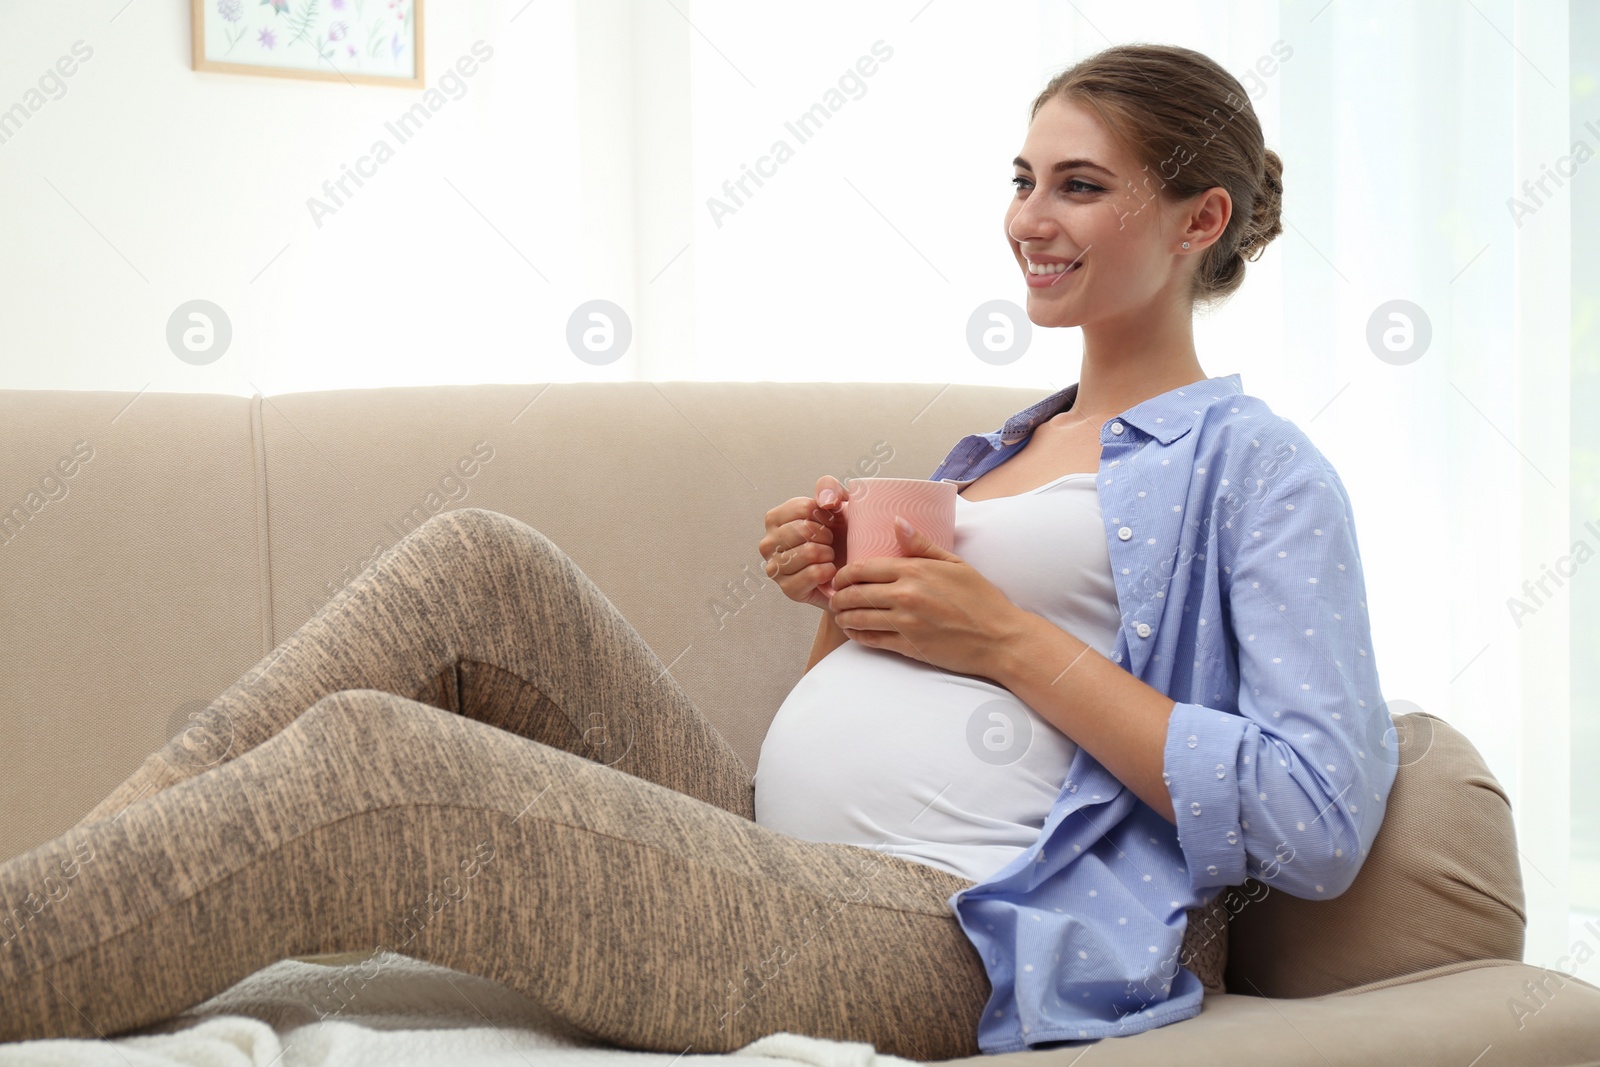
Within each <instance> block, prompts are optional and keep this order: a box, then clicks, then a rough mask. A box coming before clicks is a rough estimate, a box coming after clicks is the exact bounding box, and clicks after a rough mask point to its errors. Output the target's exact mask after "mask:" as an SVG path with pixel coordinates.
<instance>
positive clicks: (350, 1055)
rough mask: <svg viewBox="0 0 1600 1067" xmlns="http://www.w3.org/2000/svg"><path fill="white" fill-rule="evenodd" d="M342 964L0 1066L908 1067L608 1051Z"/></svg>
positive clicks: (410, 973)
mask: <svg viewBox="0 0 1600 1067" xmlns="http://www.w3.org/2000/svg"><path fill="white" fill-rule="evenodd" d="M350 958H351V957H324V959H325V960H337V961H339V962H337V963H336V964H335V965H331V966H330V965H326V964H324V963H311V962H306V961H303V960H298V959H287V960H281V961H279V962H278V963H274V964H273V965H272V966H270V967H265V968H263V969H261V970H260V971H257V972H256V973H255V974H252V975H250V976H249V977H248V978H245V979H244V980H242V981H240V982H238V983H237V984H235V985H234V986H232V987H231V988H229V989H227V990H225V991H223V992H222V993H219V994H217V995H216V996H214V997H212V998H211V999H210V1000H208V1001H206V1002H205V1003H203V1004H198V1005H196V1006H195V1007H193V1008H190V1009H189V1010H187V1011H185V1012H182V1013H181V1014H179V1015H176V1016H174V1017H173V1018H171V1019H168V1020H165V1021H163V1022H160V1023H155V1024H152V1025H151V1026H147V1027H144V1028H143V1029H141V1030H139V1031H138V1032H137V1033H135V1034H131V1035H129V1036H126V1037H118V1038H112V1039H110V1040H105V1041H100V1040H78V1039H61V1040H49V1041H21V1042H14V1043H9V1044H0V1067H23V1065H26V1067H368V1065H371V1067H424V1065H427V1067H434V1065H437V1067H669V1065H676V1067H694V1065H696V1064H699V1065H700V1067H712V1065H709V1064H708V1063H707V1062H706V1061H710V1060H719V1061H720V1060H724V1059H729V1058H730V1057H735V1056H737V1057H740V1058H739V1059H735V1060H730V1064H720V1063H719V1064H717V1065H715V1067H763V1065H766V1067H772V1065H774V1064H781V1065H783V1067H794V1063H795V1062H796V1061H799V1062H800V1063H805V1064H811V1065H814V1067H918V1065H916V1064H915V1063H914V1061H911V1060H905V1059H901V1058H899V1057H897V1056H887V1055H881V1054H879V1053H878V1052H877V1050H876V1049H874V1047H873V1046H872V1045H870V1044H861V1043H853V1042H844V1041H829V1040H824V1039H822V1038H815V1037H805V1036H802V1035H799V1034H790V1033H777V1034H771V1035H769V1036H767V1037H763V1038H761V1039H760V1040H759V1041H754V1042H752V1043H750V1044H749V1045H746V1046H745V1047H744V1048H741V1049H739V1050H738V1051H737V1052H732V1053H727V1054H723V1055H716V1054H697V1053H695V1052H694V1051H693V1049H692V1048H691V1049H688V1050H686V1051H685V1052H683V1053H671V1052H639V1051H634V1050H631V1049H620V1048H616V1047H615V1046H612V1045H607V1044H604V1043H601V1042H598V1041H595V1040H594V1039H593V1038H590V1037H588V1036H586V1035H584V1034H581V1033H579V1032H577V1031H576V1030H574V1029H573V1028H572V1027H571V1026H569V1025H568V1024H566V1023H564V1022H562V1021H561V1020H560V1019H557V1018H556V1017H554V1016H552V1015H551V1014H550V1013H549V1012H547V1011H545V1010H544V1009H543V1008H541V1007H539V1006H538V1005H537V1004H535V1003H533V1002H532V1001H530V1000H528V999H527V998H526V997H523V996H521V995H519V994H518V993H516V992H515V991H513V990H511V989H509V988H507V987H506V986H503V985H500V984H499V983H497V982H492V981H489V980H487V979H484V978H479V977H476V976H474V975H470V974H463V973H462V972H460V971H455V970H451V969H450V968H447V967H439V966H436V965H434V964H430V963H425V962H423V961H422V960H417V959H413V958H411V957H410V956H403V955H400V954H398V953H394V952H382V953H380V954H378V955H377V956H374V957H372V959H370V960H368V961H366V962H365V963H361V962H343V961H346V960H349V959H350ZM0 1010H4V1006H3V1005H0Z"/></svg>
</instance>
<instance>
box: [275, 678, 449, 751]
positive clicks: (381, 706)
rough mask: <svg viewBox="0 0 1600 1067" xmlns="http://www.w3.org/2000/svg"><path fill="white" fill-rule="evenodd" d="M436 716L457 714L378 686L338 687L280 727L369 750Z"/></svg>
mask: <svg viewBox="0 0 1600 1067" xmlns="http://www.w3.org/2000/svg"><path fill="white" fill-rule="evenodd" d="M436 718H448V719H452V720H455V719H459V716H457V715H456V714H455V713H454V712H450V711H445V710H443V709H442V708H436V707H434V706H432V705H431V704H423V703H421V702H419V701H416V700H411V699H408V698H406V697H403V696H400V695H398V694H396V693H389V692H385V691H383V690H381V689H341V690H339V691H338V692H336V693H329V694H327V695H326V696H324V697H322V698H321V699H319V700H318V701H317V702H316V703H314V704H312V705H311V706H310V707H309V708H306V710H304V711H302V712H301V713H300V714H299V715H298V716H296V717H295V719H294V721H293V722H291V723H290V724H289V725H288V726H287V727H285V728H284V729H285V731H286V732H287V731H290V730H292V731H294V732H295V734H296V735H297V736H300V737H303V738H305V739H306V740H308V741H311V742H313V743H322V744H328V745H336V746H340V747H343V746H347V745H360V746H361V748H362V749H363V750H364V751H368V752H370V751H372V750H374V749H376V748H377V747H379V746H380V745H381V744H382V743H383V742H384V741H385V739H388V738H391V737H395V736H397V735H401V734H406V735H409V734H414V733H416V732H417V731H418V729H419V728H422V727H427V726H432V725H434V724H433V723H432V722H431V721H430V722H423V721H422V720H433V719H436Z"/></svg>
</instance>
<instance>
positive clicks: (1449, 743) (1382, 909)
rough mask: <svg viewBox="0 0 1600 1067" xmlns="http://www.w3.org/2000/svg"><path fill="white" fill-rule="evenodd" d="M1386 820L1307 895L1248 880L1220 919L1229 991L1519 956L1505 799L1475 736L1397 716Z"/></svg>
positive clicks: (1277, 989)
mask: <svg viewBox="0 0 1600 1067" xmlns="http://www.w3.org/2000/svg"><path fill="white" fill-rule="evenodd" d="M1393 721H1394V723H1395V728H1394V732H1392V733H1390V734H1389V735H1388V736H1387V738H1386V739H1385V743H1384V745H1383V748H1382V750H1381V752H1376V753H1374V755H1381V756H1382V757H1383V758H1386V759H1390V760H1398V767H1397V768H1396V773H1395V781H1394V788H1393V790H1392V791H1391V792H1390V794H1389V803H1388V808H1387V810H1386V811H1385V812H1384V817H1383V825H1382V826H1381V827H1379V829H1378V836H1377V838H1376V839H1375V840H1374V841H1373V844H1372V848H1371V849H1370V850H1369V851H1368V853H1367V857H1366V860H1365V861H1364V862H1363V864H1362V866H1361V871H1360V873H1359V874H1357V876H1356V879H1355V881H1354V882H1353V883H1352V884H1351V886H1350V888H1349V889H1347V890H1345V891H1344V892H1343V893H1341V894H1340V895H1339V896H1337V897H1334V898H1332V899H1328V900H1305V899H1302V898H1299V897H1294V896H1290V895H1289V894H1288V893H1284V892H1278V891H1273V890H1272V889H1271V888H1270V887H1269V886H1267V885H1266V884H1264V883H1262V882H1259V881H1257V880H1256V879H1254V878H1252V879H1248V880H1247V881H1246V882H1245V883H1244V885H1243V886H1241V887H1239V892H1230V893H1229V896H1230V899H1232V900H1234V901H1238V900H1240V898H1244V903H1243V906H1241V907H1238V908H1237V910H1236V911H1234V912H1233V915H1232V918H1231V920H1230V922H1229V935H1230V936H1229V945H1228V964H1227V970H1226V972H1225V979H1226V982H1227V988H1228V992H1230V993H1244V994H1254V995H1257V996H1265V997H1315V996H1322V995H1324V994H1327V993H1334V992H1337V991H1339V990H1343V989H1349V988H1352V987H1354V986H1360V985H1366V984H1368V983H1370V982H1375V981H1381V980H1383V979H1387V978H1393V977H1396V976H1401V975H1409V974H1413V973H1415V972H1417V971H1422V970H1426V969H1429V968H1434V967H1439V966H1443V965H1446V964H1452V963H1458V962H1462V961H1467V960H1489V959H1504V960H1520V959H1521V958H1522V947H1523V932H1524V928H1525V926H1526V921H1527V915H1526V911H1525V910H1524V902H1523V895H1522V874H1521V869H1520V867H1519V866H1518V863H1517V849H1516V830H1515V828H1514V827H1513V825H1512V822H1511V803H1510V800H1509V799H1508V798H1507V797H1506V794H1505V791H1504V790H1503V789H1502V788H1501V787H1500V783H1499V782H1497V781H1496V780H1495V778H1494V775H1492V774H1491V773H1490V772H1489V768H1488V767H1487V766H1486V765H1485V764H1484V762H1483V758H1482V757H1481V756H1480V755H1479V754H1478V750H1477V749H1476V748H1474V747H1473V745H1472V743H1471V742H1470V741H1468V740H1467V738H1466V737H1465V736H1464V735H1463V734H1462V733H1461V732H1460V731H1458V730H1456V729H1455V728H1454V727H1452V726H1451V725H1450V724H1449V723H1447V722H1446V721H1445V720H1443V719H1441V718H1439V717H1438V716H1436V715H1431V714H1429V713H1427V712H1413V713H1410V714H1406V715H1401V716H1398V717H1396V718H1394V720H1393Z"/></svg>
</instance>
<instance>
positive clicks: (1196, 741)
mask: <svg viewBox="0 0 1600 1067" xmlns="http://www.w3.org/2000/svg"><path fill="white" fill-rule="evenodd" d="M1198 744H1200V738H1199V737H1198V736H1197V735H1195V734H1190V735H1189V747H1190V748H1194V747H1195V746H1197V745H1198Z"/></svg>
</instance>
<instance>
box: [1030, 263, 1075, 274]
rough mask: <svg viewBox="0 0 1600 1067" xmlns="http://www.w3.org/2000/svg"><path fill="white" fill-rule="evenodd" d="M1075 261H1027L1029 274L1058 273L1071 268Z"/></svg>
mask: <svg viewBox="0 0 1600 1067" xmlns="http://www.w3.org/2000/svg"><path fill="white" fill-rule="evenodd" d="M1075 266H1077V264H1076V263H1029V264H1028V273H1029V274H1060V273H1061V272H1062V271H1066V270H1071V269H1072V268H1073V267H1075Z"/></svg>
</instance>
